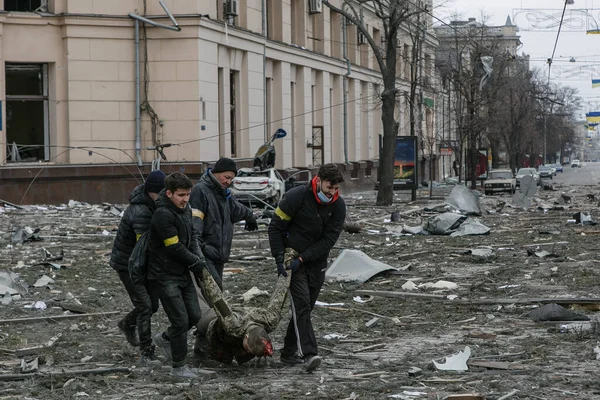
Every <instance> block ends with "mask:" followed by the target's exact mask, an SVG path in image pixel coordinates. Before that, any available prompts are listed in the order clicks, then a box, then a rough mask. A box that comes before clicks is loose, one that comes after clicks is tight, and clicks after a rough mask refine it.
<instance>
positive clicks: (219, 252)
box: [190, 157, 258, 353]
mask: <svg viewBox="0 0 600 400" xmlns="http://www.w3.org/2000/svg"><path fill="white" fill-rule="evenodd" d="M236 174H237V166H236V164H235V161H233V160H232V159H231V158H226V157H223V158H220V159H219V160H218V161H217V162H216V164H215V166H214V168H212V169H209V170H208V171H207V172H206V174H204V175H203V176H202V177H201V178H200V180H199V181H198V183H197V184H196V185H194V188H193V189H192V194H191V195H190V205H191V206H192V217H193V218H192V220H193V222H194V229H195V230H197V231H198V232H199V236H200V238H199V239H200V246H201V248H202V253H203V254H204V257H205V259H206V266H207V268H208V271H210V273H211V274H212V275H213V277H214V279H215V281H216V282H217V285H218V286H219V288H220V289H223V268H224V266H225V263H226V262H227V261H229V255H230V253H231V242H232V241H233V224H234V223H236V222H238V221H241V220H245V221H246V230H249V231H254V230H256V229H258V224H257V222H256V218H254V215H253V214H252V210H251V209H250V208H248V207H246V206H245V205H243V204H241V203H240V202H238V201H237V200H236V199H235V198H234V197H233V196H232V194H231V192H230V191H229V189H228V188H229V185H231V182H232V181H233V178H234V177H235V175H236ZM197 292H198V300H199V302H200V308H201V309H202V313H203V314H205V313H214V311H213V310H211V309H210V307H209V306H208V304H207V302H206V300H205V299H204V297H203V295H202V293H201V291H200V290H199V289H198V288H197ZM203 317H204V315H203ZM203 339H204V338H203V337H202V336H201V335H198V336H197V340H196V346H195V347H194V351H195V352H196V353H199V352H201V351H200V348H201V347H204V346H203V344H202V341H203Z"/></svg>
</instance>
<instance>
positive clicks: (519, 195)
mask: <svg viewBox="0 0 600 400" xmlns="http://www.w3.org/2000/svg"><path fill="white" fill-rule="evenodd" d="M536 193H537V182H536V181H535V179H534V178H533V176H532V175H525V176H524V177H523V178H522V179H521V183H520V185H519V188H518V189H517V191H516V192H515V194H514V195H513V204H514V205H515V206H516V207H519V208H522V209H524V210H527V209H528V208H529V207H530V206H531V199H532V198H533V197H534V196H535V194H536Z"/></svg>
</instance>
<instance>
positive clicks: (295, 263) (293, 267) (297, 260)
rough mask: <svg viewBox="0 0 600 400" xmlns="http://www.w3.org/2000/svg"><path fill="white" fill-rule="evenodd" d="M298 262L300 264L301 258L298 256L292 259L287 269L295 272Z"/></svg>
mask: <svg viewBox="0 0 600 400" xmlns="http://www.w3.org/2000/svg"><path fill="white" fill-rule="evenodd" d="M300 264H302V259H301V258H300V257H298V258H294V261H292V263H291V264H290V266H289V267H288V269H289V270H290V271H292V272H296V271H297V270H298V268H300Z"/></svg>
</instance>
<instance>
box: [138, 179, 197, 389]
mask: <svg viewBox="0 0 600 400" xmlns="http://www.w3.org/2000/svg"><path fill="white" fill-rule="evenodd" d="M191 190H192V182H191V181H190V180H189V178H188V177H187V176H185V175H184V174H182V173H180V172H174V173H172V174H171V175H169V176H167V178H166V179H165V189H164V190H163V191H161V192H160V194H159V197H158V200H157V201H156V211H155V212H154V216H153V217H152V222H151V223H150V235H149V237H148V240H149V244H148V272H147V280H148V282H150V283H151V285H152V286H153V287H155V288H156V290H157V293H158V296H159V298H160V302H161V304H162V306H163V309H164V310H165V313H166V314H167V317H168V318H169V322H170V323H171V326H170V327H169V328H168V329H167V330H166V331H164V332H162V333H158V334H157V335H156V336H155V337H154V342H155V343H156V345H157V346H160V347H162V349H163V352H164V354H165V358H166V359H167V360H168V359H171V361H172V365H173V371H172V373H171V374H172V375H174V376H178V377H182V378H197V377H198V375H197V374H196V372H195V371H194V370H192V369H191V368H189V367H188V366H187V365H185V360H186V356H187V333H188V330H189V329H190V328H191V327H192V326H194V325H196V323H197V322H198V321H199V320H200V306H199V305H198V298H197V297H196V290H195V288H194V284H193V282H192V277H191V275H190V272H192V273H196V274H197V273H200V272H201V271H202V268H203V267H205V263H204V257H203V256H202V253H201V251H200V248H199V246H198V238H197V234H196V232H195V231H194V229H193V224H192V209H191V208H190V206H189V205H188V200H189V198H190V192H191Z"/></svg>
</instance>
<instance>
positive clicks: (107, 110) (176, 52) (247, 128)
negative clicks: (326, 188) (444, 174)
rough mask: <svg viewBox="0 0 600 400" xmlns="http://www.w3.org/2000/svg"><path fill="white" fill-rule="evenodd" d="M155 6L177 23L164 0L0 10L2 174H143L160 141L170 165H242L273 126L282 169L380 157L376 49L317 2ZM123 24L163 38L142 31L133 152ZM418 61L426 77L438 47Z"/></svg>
mask: <svg viewBox="0 0 600 400" xmlns="http://www.w3.org/2000/svg"><path fill="white" fill-rule="evenodd" d="M163 2H164V4H165V6H166V8H167V9H168V11H170V13H172V15H173V19H171V18H169V17H168V15H167V13H166V11H165V10H164V9H163V7H161V4H160V3H159V0H48V1H44V0H25V1H16V0H0V9H1V10H4V12H2V13H0V68H3V69H4V71H5V74H0V77H2V78H0V79H2V80H0V101H2V106H1V107H0V110H1V111H2V127H1V131H0V142H2V143H6V145H5V146H4V145H3V146H0V160H3V162H2V164H6V163H7V162H8V163H10V162H13V161H19V160H20V161H44V160H46V161H51V162H56V163H71V164H82V163H83V164H85V163H113V162H134V161H137V160H139V161H142V162H144V163H147V162H149V161H151V160H152V159H153V158H154V157H155V154H154V151H150V150H146V148H147V147H148V146H152V145H153V144H155V143H170V144H173V146H171V147H168V148H165V150H164V151H165V154H166V156H167V158H168V159H169V161H178V162H197V161H210V160H216V159H217V158H218V157H219V156H230V157H235V158H249V157H252V156H253V155H254V152H255V151H256V149H257V148H258V147H259V146H260V145H261V144H262V143H263V142H264V141H265V139H267V138H268V137H270V135H271V134H272V133H273V132H274V131H275V130H276V129H277V128H280V127H281V128H283V129H285V130H286V131H287V132H288V135H287V137H286V138H284V139H281V140H278V142H277V144H276V149H277V154H278V158H277V166H278V167H280V168H287V167H304V166H310V165H319V164H321V163H325V162H347V161H358V160H369V159H376V158H378V152H379V150H378V143H379V134H380V133H382V128H381V114H380V112H379V110H378V109H377V107H378V101H377V98H378V96H377V93H378V92H379V90H380V86H381V83H380V75H379V74H378V72H377V69H378V68H377V65H376V62H375V60H374V57H373V53H372V50H371V49H370V47H369V45H368V44H366V43H365V41H364V38H363V37H362V35H360V34H359V33H358V32H357V29H356V27H355V26H353V25H351V24H349V25H345V26H344V28H346V29H345V31H346V35H345V38H344V34H343V32H344V29H342V28H343V26H342V25H343V19H342V17H341V16H340V15H338V14H335V13H332V12H330V10H329V8H328V7H326V6H325V5H324V4H322V3H321V1H318V0H310V1H309V0H264V2H263V1H262V0H163ZM332 3H334V4H337V5H338V6H341V0H337V1H333V0H332ZM263 4H264V7H265V8H264V9H263ZM132 14H135V15H138V16H141V15H143V16H145V17H146V18H148V19H150V20H151V21H152V22H154V23H159V24H162V25H164V26H168V27H170V29H168V28H166V27H157V26H152V25H150V24H143V23H140V29H139V36H140V44H139V53H140V62H139V70H140V84H139V88H140V102H141V108H142V113H141V122H140V130H139V132H140V133H139V146H136V125H137V124H136V87H137V85H136V41H135V36H136V35H135V32H136V29H135V24H134V22H135V20H136V19H135V15H132ZM370 15H372V14H371V13H370V11H369V10H368V9H365V10H364V18H365V22H366V24H367V26H368V30H369V32H370V33H372V35H373V38H374V39H375V41H376V42H377V43H381V44H382V45H384V43H382V34H381V32H382V27H381V26H380V25H379V24H380V22H379V21H378V20H376V19H371V18H370ZM175 24H177V26H179V27H180V28H181V29H180V30H179V31H177V30H175V29H176V28H175V27H176V25H175ZM406 43H407V44H404V45H403V48H402V50H401V51H405V52H408V51H410V47H409V43H410V41H409V40H408V39H407V40H406ZM344 44H345V45H346V50H347V58H348V61H349V63H346V61H345V60H344V59H343V53H344V51H343V46H344ZM425 59H426V60H427V61H426V63H428V64H427V65H426V66H425V67H424V68H425V69H426V70H427V71H431V73H432V74H433V71H432V70H433V62H434V60H433V49H431V51H430V52H429V53H428V54H427V55H426V57H425ZM405 63H406V61H405ZM404 69H406V68H403V69H402V70H404ZM348 74H349V75H348ZM346 75H347V78H346ZM402 75H403V73H401V76H400V78H401V80H402V79H405V78H406V76H402ZM344 79H347V81H346V83H347V96H346V105H347V110H346V114H345V113H344V98H345V96H344V93H343V87H344ZM402 84H405V89H402V90H408V86H407V82H405V81H404V80H402ZM399 101H401V102H402V103H401V106H403V105H404V102H405V100H399ZM401 110H405V107H401ZM400 114H401V115H400V116H399V118H400V122H401V124H400V126H401V127H402V126H405V125H406V118H407V113H403V112H401V113H400ZM345 115H346V118H347V128H346V129H344V126H345V124H344V118H345ZM429 121H430V122H428V124H431V123H432V122H431V118H430V119H429ZM430 129H432V128H430ZM400 134H408V133H407V132H400ZM136 149H137V150H138V151H139V158H138V151H136Z"/></svg>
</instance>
